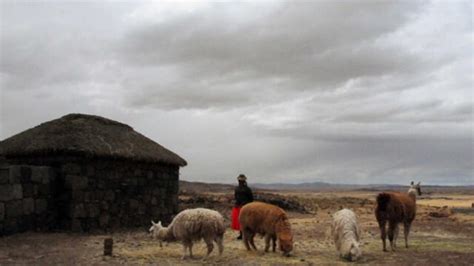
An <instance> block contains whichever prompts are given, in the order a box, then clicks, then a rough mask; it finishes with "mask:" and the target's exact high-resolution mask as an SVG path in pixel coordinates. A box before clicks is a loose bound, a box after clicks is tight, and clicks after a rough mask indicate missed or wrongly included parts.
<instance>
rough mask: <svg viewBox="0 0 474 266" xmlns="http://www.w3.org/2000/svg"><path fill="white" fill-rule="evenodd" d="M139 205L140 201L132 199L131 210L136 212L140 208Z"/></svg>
mask: <svg viewBox="0 0 474 266" xmlns="http://www.w3.org/2000/svg"><path fill="white" fill-rule="evenodd" d="M139 204H140V203H139V202H138V200H134V199H131V200H130V201H129V206H130V209H134V210H135V209H137V208H138V206H139Z"/></svg>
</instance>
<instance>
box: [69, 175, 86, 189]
mask: <svg viewBox="0 0 474 266" xmlns="http://www.w3.org/2000/svg"><path fill="white" fill-rule="evenodd" d="M87 182H88V178H87V177H86V176H79V175H67V176H66V179H65V182H64V183H65V184H64V185H65V187H66V188H69V189H72V190H81V189H85V188H87Z"/></svg>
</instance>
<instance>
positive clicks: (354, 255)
mask: <svg viewBox="0 0 474 266" xmlns="http://www.w3.org/2000/svg"><path fill="white" fill-rule="evenodd" d="M341 251H342V252H341V257H342V258H344V259H346V260H348V261H356V260H358V259H359V258H360V257H361V255H362V252H361V248H360V244H359V243H358V242H357V241H355V240H349V241H347V242H344V243H343V246H342V249H341Z"/></svg>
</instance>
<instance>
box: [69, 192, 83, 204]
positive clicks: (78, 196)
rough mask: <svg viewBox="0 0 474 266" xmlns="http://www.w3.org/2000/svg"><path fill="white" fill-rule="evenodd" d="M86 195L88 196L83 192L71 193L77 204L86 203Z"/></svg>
mask: <svg viewBox="0 0 474 266" xmlns="http://www.w3.org/2000/svg"><path fill="white" fill-rule="evenodd" d="M85 194H86V193H85V192H84V191H81V190H73V191H71V197H72V200H73V201H75V202H78V201H85V200H86V196H85Z"/></svg>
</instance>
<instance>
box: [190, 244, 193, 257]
mask: <svg viewBox="0 0 474 266" xmlns="http://www.w3.org/2000/svg"><path fill="white" fill-rule="evenodd" d="M189 258H191V259H192V258H193V242H192V241H189Z"/></svg>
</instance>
